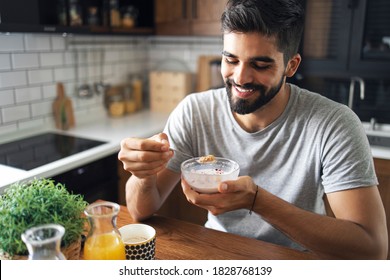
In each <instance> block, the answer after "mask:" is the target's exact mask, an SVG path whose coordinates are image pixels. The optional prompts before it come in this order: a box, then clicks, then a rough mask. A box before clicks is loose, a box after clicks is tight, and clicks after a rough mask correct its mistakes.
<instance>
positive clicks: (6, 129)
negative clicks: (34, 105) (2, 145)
mask: <svg viewBox="0 0 390 280" xmlns="http://www.w3.org/2000/svg"><path fill="white" fill-rule="evenodd" d="M16 131H18V126H17V125H16V123H12V124H4V125H1V126H0V135H6V134H9V133H12V132H16Z"/></svg>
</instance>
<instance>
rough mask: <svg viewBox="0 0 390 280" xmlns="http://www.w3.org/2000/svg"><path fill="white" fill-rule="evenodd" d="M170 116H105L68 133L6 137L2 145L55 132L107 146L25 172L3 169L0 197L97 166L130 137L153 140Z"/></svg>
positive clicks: (142, 112)
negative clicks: (19, 185)
mask: <svg viewBox="0 0 390 280" xmlns="http://www.w3.org/2000/svg"><path fill="white" fill-rule="evenodd" d="M168 116H169V114H166V113H157V112H151V111H148V110H144V111H140V112H137V113H135V114H132V115H128V116H125V117H121V118H110V117H107V115H105V114H102V115H99V116H93V117H92V116H90V119H89V120H88V121H85V120H84V121H83V122H82V123H77V124H76V127H75V128H72V129H69V130H67V131H61V130H56V129H41V130H35V131H23V132H18V133H15V134H11V135H7V136H4V137H3V136H2V140H1V142H0V143H5V142H9V141H12V140H17V139H21V138H24V137H29V136H33V135H37V134H40V133H43V132H48V131H54V132H56V133H64V134H67V135H73V136H79V137H83V138H89V139H93V140H100V141H104V142H107V143H105V144H103V145H99V146H97V147H94V148H91V149H89V150H86V151H84V152H80V153H77V154H75V155H71V156H69V157H66V158H63V159H60V160H57V161H54V162H52V163H50V164H46V165H43V166H41V167H38V168H35V169H32V170H29V171H25V170H21V169H17V168H13V167H8V166H5V165H0V174H1V176H0V193H2V191H3V190H4V188H5V187H7V186H8V185H10V184H12V183H14V182H17V181H24V180H28V179H32V178H34V177H51V176H55V175H57V174H61V173H63V172H66V171H68V170H71V169H74V168H76V167H79V166H82V165H84V164H87V163H89V162H93V161H95V160H98V159H100V158H103V157H105V156H108V155H112V154H114V153H117V152H119V149H120V141H121V140H122V139H124V138H126V137H150V136H152V135H154V134H156V133H159V132H161V131H162V130H163V128H164V126H165V123H166V121H167V119H168Z"/></svg>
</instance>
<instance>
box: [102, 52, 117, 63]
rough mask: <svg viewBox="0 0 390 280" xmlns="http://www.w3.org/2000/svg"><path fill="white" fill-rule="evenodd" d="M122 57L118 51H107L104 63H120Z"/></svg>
mask: <svg viewBox="0 0 390 280" xmlns="http://www.w3.org/2000/svg"><path fill="white" fill-rule="evenodd" d="M118 61H120V55H119V52H118V51H107V52H106V53H105V56H104V62H118Z"/></svg>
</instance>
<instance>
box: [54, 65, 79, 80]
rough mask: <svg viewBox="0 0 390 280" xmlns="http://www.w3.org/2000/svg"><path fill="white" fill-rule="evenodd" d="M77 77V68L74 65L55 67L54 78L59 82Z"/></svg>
mask: <svg viewBox="0 0 390 280" xmlns="http://www.w3.org/2000/svg"><path fill="white" fill-rule="evenodd" d="M75 77H76V76H75V69H74V68H73V67H66V68H56V69H54V80H55V81H57V82H63V81H68V80H74V79H75Z"/></svg>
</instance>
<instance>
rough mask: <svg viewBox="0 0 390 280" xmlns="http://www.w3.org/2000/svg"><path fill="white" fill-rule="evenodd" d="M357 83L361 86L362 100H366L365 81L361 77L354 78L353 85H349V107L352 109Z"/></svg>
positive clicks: (352, 79)
mask: <svg viewBox="0 0 390 280" xmlns="http://www.w3.org/2000/svg"><path fill="white" fill-rule="evenodd" d="M356 82H358V83H359V84H360V100H364V90H365V83H364V80H363V79H362V78H360V77H352V78H351V83H350V84H349V98H348V107H349V108H351V109H352V107H353V96H354V93H355V83H356Z"/></svg>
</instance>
